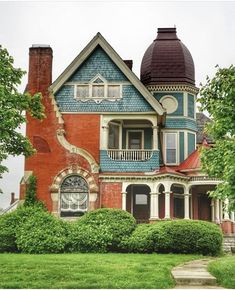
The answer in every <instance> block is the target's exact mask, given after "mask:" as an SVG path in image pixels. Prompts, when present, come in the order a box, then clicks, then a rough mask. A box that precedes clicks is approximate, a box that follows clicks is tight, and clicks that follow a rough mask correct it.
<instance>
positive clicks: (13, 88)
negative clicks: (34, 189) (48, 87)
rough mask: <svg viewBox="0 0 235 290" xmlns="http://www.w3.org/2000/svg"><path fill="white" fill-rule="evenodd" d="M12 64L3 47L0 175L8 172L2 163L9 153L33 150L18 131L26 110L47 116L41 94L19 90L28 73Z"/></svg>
mask: <svg viewBox="0 0 235 290" xmlns="http://www.w3.org/2000/svg"><path fill="white" fill-rule="evenodd" d="M13 63H14V60H13V58H12V57H11V56H10V55H9V53H8V51H7V50H6V49H4V48H2V47H1V46H0V177H1V174H2V173H3V172H4V171H7V168H6V167H5V166H3V165H1V163H2V161H3V160H4V159H6V158H7V155H8V154H11V155H20V154H24V155H25V156H26V157H27V156H30V155H32V154H33V153H34V149H33V147H32V145H31V143H30V141H29V139H28V138H26V137H24V136H23V135H22V134H21V133H20V132H18V131H17V129H19V128H20V125H21V124H23V123H25V122H26V117H25V115H24V111H27V112H28V113H29V114H30V115H31V116H32V117H34V118H37V119H42V118H44V114H43V110H44V108H43V106H42V104H41V94H40V93H38V94H35V95H33V96H31V95H30V94H28V93H23V94H21V93H19V92H18V91H17V86H18V85H19V84H20V83H21V78H22V76H23V75H24V74H25V72H24V71H22V70H21V69H19V68H14V66H13Z"/></svg>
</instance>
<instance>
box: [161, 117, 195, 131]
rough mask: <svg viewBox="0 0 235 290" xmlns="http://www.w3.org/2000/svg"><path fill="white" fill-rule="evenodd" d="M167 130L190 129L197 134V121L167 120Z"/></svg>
mask: <svg viewBox="0 0 235 290" xmlns="http://www.w3.org/2000/svg"><path fill="white" fill-rule="evenodd" d="M165 128H167V129H188V130H192V131H195V132H197V123H196V121H195V120H189V119H186V118H185V119H184V118H180V119H179V118H166V124H165Z"/></svg>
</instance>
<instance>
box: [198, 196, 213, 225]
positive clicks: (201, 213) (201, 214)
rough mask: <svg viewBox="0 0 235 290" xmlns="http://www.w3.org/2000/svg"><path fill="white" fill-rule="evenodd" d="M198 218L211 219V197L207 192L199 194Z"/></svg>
mask: <svg viewBox="0 0 235 290" xmlns="http://www.w3.org/2000/svg"><path fill="white" fill-rule="evenodd" d="M198 218H199V220H203V221H211V198H210V197H209V196H208V195H207V194H198Z"/></svg>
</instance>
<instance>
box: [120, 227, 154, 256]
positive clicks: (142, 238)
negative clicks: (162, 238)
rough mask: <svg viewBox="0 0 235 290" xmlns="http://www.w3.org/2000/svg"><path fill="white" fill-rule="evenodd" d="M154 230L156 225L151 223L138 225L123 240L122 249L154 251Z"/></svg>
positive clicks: (125, 250) (143, 251)
mask: <svg viewBox="0 0 235 290" xmlns="http://www.w3.org/2000/svg"><path fill="white" fill-rule="evenodd" d="M153 230H154V227H153V226H152V225H150V224H139V225H137V227H136V229H135V230H134V231H133V233H132V235H131V236H130V237H126V238H124V239H123V240H122V242H121V249H122V251H124V252H134V253H152V252H153V251H154V242H153Z"/></svg>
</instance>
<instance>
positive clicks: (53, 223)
mask: <svg viewBox="0 0 235 290" xmlns="http://www.w3.org/2000/svg"><path fill="white" fill-rule="evenodd" d="M66 237H67V229H66V224H65V222H64V221H62V220H60V219H58V218H56V217H54V216H53V215H52V214H50V213H49V212H45V211H41V212H35V213H34V214H33V215H32V216H30V217H29V218H28V219H27V220H26V221H25V222H24V223H22V224H21V226H20V227H19V228H18V230H17V233H16V244H17V247H18V249H19V250H20V251H22V252H24V253H34V254H44V253H60V252H63V251H64V248H65V244H66Z"/></svg>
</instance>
